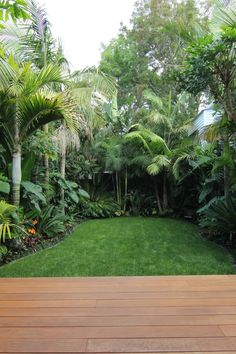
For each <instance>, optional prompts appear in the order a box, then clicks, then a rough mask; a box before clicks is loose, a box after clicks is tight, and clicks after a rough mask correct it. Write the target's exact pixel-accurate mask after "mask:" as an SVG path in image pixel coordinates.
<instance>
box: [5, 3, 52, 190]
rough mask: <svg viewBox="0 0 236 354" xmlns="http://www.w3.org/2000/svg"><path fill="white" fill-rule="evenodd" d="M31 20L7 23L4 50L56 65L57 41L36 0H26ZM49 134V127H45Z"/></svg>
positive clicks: (46, 160) (46, 162) (23, 58)
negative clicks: (21, 22) (20, 22)
mask: <svg viewBox="0 0 236 354" xmlns="http://www.w3.org/2000/svg"><path fill="white" fill-rule="evenodd" d="M26 2H27V9H28V14H29V20H28V21H27V22H26V23H23V24H19V23H17V24H16V23H12V22H9V23H6V25H5V26H4V28H2V29H0V39H1V42H2V44H3V45H4V48H5V49H6V50H7V51H8V50H13V51H14V53H15V54H16V55H17V56H18V58H19V59H20V60H21V61H23V62H27V61H30V62H32V63H34V64H35V65H36V66H37V68H39V69H42V68H43V67H44V66H46V65H47V64H48V63H52V62H54V63H55V58H56V54H55V40H54V39H53V37H52V34H51V29H50V23H49V21H48V19H47V14H46V11H45V9H44V7H42V6H40V5H39V4H38V3H37V2H36V1H34V0H26ZM43 130H44V131H45V133H46V134H48V125H47V124H45V125H44V126H43ZM44 167H45V186H48V183H49V158H48V155H47V154H45V155H44Z"/></svg>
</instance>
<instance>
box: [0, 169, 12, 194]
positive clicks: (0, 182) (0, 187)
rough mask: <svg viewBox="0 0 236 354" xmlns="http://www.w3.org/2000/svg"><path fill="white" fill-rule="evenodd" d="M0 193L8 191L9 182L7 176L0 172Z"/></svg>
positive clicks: (7, 192)
mask: <svg viewBox="0 0 236 354" xmlns="http://www.w3.org/2000/svg"><path fill="white" fill-rule="evenodd" d="M0 193H4V194H9V193H10V183H9V182H8V178H7V177H5V176H3V174H2V173H0Z"/></svg>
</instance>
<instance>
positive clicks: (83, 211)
mask: <svg viewBox="0 0 236 354" xmlns="http://www.w3.org/2000/svg"><path fill="white" fill-rule="evenodd" d="M121 213H122V212H121V210H120V206H119V205H118V204H117V203H115V202H113V201H110V200H101V201H91V200H86V199H83V200H82V201H81V204H80V211H79V216H82V217H85V218H108V217H112V216H120V215H121Z"/></svg>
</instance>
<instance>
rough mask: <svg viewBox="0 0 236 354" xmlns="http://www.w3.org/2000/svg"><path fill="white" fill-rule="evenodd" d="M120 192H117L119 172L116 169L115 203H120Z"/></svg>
mask: <svg viewBox="0 0 236 354" xmlns="http://www.w3.org/2000/svg"><path fill="white" fill-rule="evenodd" d="M119 196H120V194H119V174H118V171H116V200H117V203H118V204H119V205H120V197H119Z"/></svg>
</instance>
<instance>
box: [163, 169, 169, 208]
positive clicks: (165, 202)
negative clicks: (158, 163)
mask: <svg viewBox="0 0 236 354" xmlns="http://www.w3.org/2000/svg"><path fill="white" fill-rule="evenodd" d="M163 209H164V211H165V210H167V209H168V196H167V186H166V172H165V171H164V176H163Z"/></svg>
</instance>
